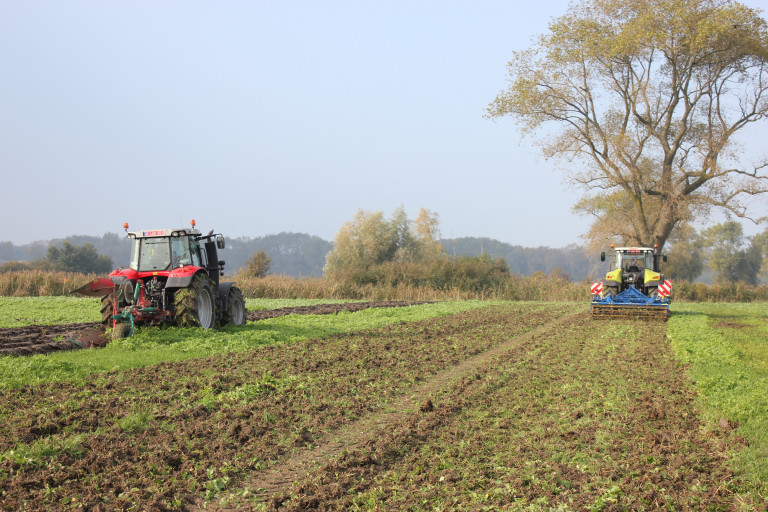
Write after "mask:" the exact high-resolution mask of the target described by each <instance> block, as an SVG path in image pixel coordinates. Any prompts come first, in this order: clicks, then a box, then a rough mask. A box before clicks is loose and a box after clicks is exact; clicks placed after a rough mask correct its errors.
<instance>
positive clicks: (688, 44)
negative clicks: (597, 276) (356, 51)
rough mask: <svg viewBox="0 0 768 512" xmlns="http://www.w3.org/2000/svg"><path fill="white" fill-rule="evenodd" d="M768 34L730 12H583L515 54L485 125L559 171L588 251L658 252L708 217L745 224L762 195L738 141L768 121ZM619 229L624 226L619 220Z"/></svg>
mask: <svg viewBox="0 0 768 512" xmlns="http://www.w3.org/2000/svg"><path fill="white" fill-rule="evenodd" d="M767 63H768V31H767V30H766V22H765V20H764V19H763V18H762V17H761V16H760V11H758V10H756V9H751V8H749V7H746V6H744V5H742V4H740V3H737V2H732V1H728V0H634V1H632V2H627V1H626V0H582V1H581V2H576V3H574V4H572V5H571V7H570V8H569V11H568V13H567V14H566V15H565V16H563V17H560V18H556V19H554V20H553V21H552V22H551V23H550V26H549V32H548V33H546V34H543V35H541V36H539V37H538V38H537V39H535V40H534V42H533V44H532V46H531V48H529V49H527V50H524V51H520V52H515V53H514V54H513V58H512V60H511V61H510V62H509V64H508V70H509V75H510V81H509V85H508V87H507V88H506V89H505V90H503V91H502V92H500V93H499V94H498V95H497V97H496V99H495V100H494V101H493V102H492V103H491V104H490V105H489V107H488V109H487V116H488V117H490V118H500V117H503V116H507V115H510V116H512V117H513V118H514V119H515V120H516V121H518V122H519V123H520V125H521V126H522V128H523V133H524V134H528V135H532V136H533V137H534V138H535V139H536V140H537V141H538V142H539V143H541V145H542V147H543V150H544V154H545V156H547V157H550V158H551V157H561V158H562V161H563V162H564V163H565V164H566V165H565V167H566V168H567V172H568V174H569V177H570V178H571V179H572V180H573V181H574V182H575V183H577V184H579V185H580V186H582V187H583V188H584V189H585V191H586V194H585V197H584V198H583V199H582V201H581V202H580V204H579V209H580V210H581V211H585V212H589V213H591V214H593V215H595V218H596V220H595V223H594V225H593V226H592V230H591V232H590V234H589V235H588V236H589V237H590V238H591V239H592V241H596V240H600V241H602V242H605V241H606V240H608V239H611V238H614V239H616V238H618V239H620V240H619V241H621V242H624V243H633V244H642V245H652V244H658V245H659V247H663V246H664V243H665V242H666V241H667V239H668V237H669V236H670V234H671V233H672V231H673V229H674V228H675V227H676V226H677V225H679V224H680V223H685V222H690V221H691V220H692V219H693V218H694V217H698V216H700V215H704V214H706V213H707V212H709V211H710V210H711V209H712V208H719V209H724V210H727V211H729V212H730V213H732V214H733V215H736V216H737V217H742V218H744V217H748V216H749V212H748V211H747V208H746V204H747V202H748V201H747V200H748V199H750V198H751V197H752V196H755V195H760V194H765V193H766V192H768V176H767V175H766V173H765V169H766V165H765V163H763V162H757V163H750V164H742V163H741V162H740V161H739V158H738V156H739V154H738V152H737V151H738V147H737V146H738V144H737V141H736V139H735V137H734V136H735V135H736V134H737V132H740V131H741V130H743V129H744V128H745V127H747V126H749V125H750V124H752V123H755V122H757V121H760V120H762V119H763V118H764V117H765V116H766V113H768V95H767V94H766V92H767V91H768V67H766V64H767ZM620 217H621V218H620Z"/></svg>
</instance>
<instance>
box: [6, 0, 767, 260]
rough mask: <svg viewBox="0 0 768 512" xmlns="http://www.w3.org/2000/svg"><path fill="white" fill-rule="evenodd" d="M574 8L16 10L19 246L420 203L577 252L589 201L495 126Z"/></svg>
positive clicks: (471, 228)
mask: <svg viewBox="0 0 768 512" xmlns="http://www.w3.org/2000/svg"><path fill="white" fill-rule="evenodd" d="M746 3H747V4H748V5H752V6H757V7H764V6H763V5H761V4H762V2H756V1H755V2H746ZM566 6H567V1H565V0H554V1H544V2H513V1H469V0H467V1H439V2H438V1H434V2H431V1H418V0H411V1H380V2H373V1H352V0H349V1H333V2H328V1H291V0H280V1H277V0H275V1H251V2H246V1H199V0H191V1H188V0H185V1H148V0H146V1H130V2H129V1H96V0H93V1H82V0H69V1H36V0H28V1H23V2H22V1H15V0H14V1H11V0H0V173H2V201H1V202H0V212H2V220H3V222H2V224H1V225H0V241H12V242H14V243H16V244H23V243H28V242H31V241H33V240H45V239H51V238H58V237H64V236H67V235H72V234H83V235H101V234H103V233H105V232H108V231H112V232H119V231H121V228H122V223H123V222H126V221H127V222H129V223H130V225H131V228H132V229H151V228H160V227H175V226H185V225H187V223H188V221H189V219H191V218H195V219H196V220H197V222H198V227H199V228H200V229H201V230H203V231H207V230H208V229H211V228H213V229H216V231H218V232H222V233H224V234H225V235H226V236H228V237H237V236H249V237H256V236H263V235H267V234H272V233H278V232H281V231H293V232H302V233H309V234H313V235H318V236H321V237H323V238H325V239H327V240H331V239H333V237H334V235H335V233H336V232H337V231H338V229H339V227H340V226H341V225H342V223H343V222H344V221H346V220H350V219H351V218H352V217H353V216H354V214H355V212H356V211H357V209H358V208H363V209H365V210H369V211H372V210H382V211H384V212H385V213H387V214H389V213H391V212H392V210H394V209H395V208H396V207H398V206H399V205H400V204H403V205H404V206H405V209H406V212H407V213H408V214H409V216H410V217H411V218H414V217H415V216H416V213H417V211H418V209H419V207H425V208H428V209H430V210H432V211H434V212H437V213H438V214H439V215H440V220H441V229H442V234H443V236H444V237H446V238H449V237H460V236H487V237H491V238H496V239H498V240H501V241H504V242H509V243H512V244H521V245H525V246H538V245H547V246H552V247H560V246H564V245H566V244H569V243H574V242H575V243H578V242H580V239H579V235H580V234H582V233H584V232H585V231H586V229H587V227H588V223H589V219H586V218H583V217H575V216H573V215H572V213H571V211H570V209H571V206H572V205H573V203H575V202H576V200H577V198H578V195H579V193H578V191H575V190H572V189H569V188H568V187H567V186H566V185H565V184H564V181H563V178H564V175H563V174H561V173H558V172H556V171H555V170H554V168H553V165H552V164H550V163H548V162H545V161H544V160H543V158H542V157H540V156H539V153H538V151H537V149H536V148H532V147H530V146H529V144H528V143H527V142H524V143H523V144H521V142H520V137H519V132H518V130H517V128H516V126H515V125H514V123H512V122H511V120H502V121H499V122H492V121H488V120H486V119H483V117H482V115H483V111H484V108H485V107H486V105H487V104H488V103H489V102H490V101H492V99H493V98H494V96H495V95H496V93H497V92H498V91H499V90H501V89H502V88H504V86H505V84H506V68H505V63H506V62H507V60H508V59H509V57H510V56H511V54H512V51H513V50H519V49H523V48H525V47H527V46H528V45H529V42H530V39H531V37H532V36H533V35H535V34H538V33H541V32H543V31H545V30H546V28H547V24H548V22H549V20H550V19H551V17H553V16H559V15H561V14H563V13H565V11H566ZM761 129H762V130H763V131H762V132H761V134H764V133H765V131H764V130H765V126H763V127H762V128H761ZM761 140H764V137H761Z"/></svg>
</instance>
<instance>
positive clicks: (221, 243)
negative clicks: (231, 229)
mask: <svg viewBox="0 0 768 512" xmlns="http://www.w3.org/2000/svg"><path fill="white" fill-rule="evenodd" d="M216 247H218V248H219V249H223V248H224V237H223V236H221V235H219V236H217V237H216Z"/></svg>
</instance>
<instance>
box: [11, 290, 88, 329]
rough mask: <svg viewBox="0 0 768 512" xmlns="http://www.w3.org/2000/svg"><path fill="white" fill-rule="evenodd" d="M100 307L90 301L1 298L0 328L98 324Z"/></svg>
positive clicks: (60, 298)
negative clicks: (84, 323) (78, 323)
mask: <svg viewBox="0 0 768 512" xmlns="http://www.w3.org/2000/svg"><path fill="white" fill-rule="evenodd" d="M100 307H101V303H100V300H99V299H95V298H91V297H0V328H7V327H21V326H24V325H33V324H34V325H53V324H69V323H77V322H98V321H100V320H101V313H100V312H99V308H100Z"/></svg>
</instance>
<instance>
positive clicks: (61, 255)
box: [45, 240, 112, 274]
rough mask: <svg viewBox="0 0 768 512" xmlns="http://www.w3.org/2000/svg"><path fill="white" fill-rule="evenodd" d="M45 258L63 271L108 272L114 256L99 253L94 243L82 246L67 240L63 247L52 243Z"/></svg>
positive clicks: (54, 268)
mask: <svg viewBox="0 0 768 512" xmlns="http://www.w3.org/2000/svg"><path fill="white" fill-rule="evenodd" d="M45 260H46V261H47V262H48V263H49V264H50V265H51V267H52V269H53V270H59V271H63V272H83V273H86V274H87V273H106V272H110V271H111V270H112V258H110V257H109V256H103V255H99V253H98V252H97V251H96V248H95V247H94V246H93V244H90V243H87V244H85V245H83V246H81V247H78V246H76V245H72V243H70V242H69V240H65V241H64V243H63V244H62V245H61V247H57V246H55V245H51V246H50V247H49V248H48V253H47V255H46V256H45Z"/></svg>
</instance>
